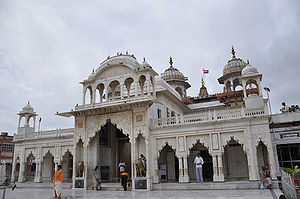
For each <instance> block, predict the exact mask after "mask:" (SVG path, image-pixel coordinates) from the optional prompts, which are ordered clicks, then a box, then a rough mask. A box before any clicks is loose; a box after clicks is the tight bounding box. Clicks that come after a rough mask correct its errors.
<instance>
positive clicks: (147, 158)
mask: <svg viewBox="0 0 300 199" xmlns="http://www.w3.org/2000/svg"><path fill="white" fill-rule="evenodd" d="M147 137H148V136H147ZM145 144H146V164H147V165H146V166H147V170H146V177H150V151H149V139H148V138H146V139H145Z"/></svg>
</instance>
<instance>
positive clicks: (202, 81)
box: [201, 77, 204, 86]
mask: <svg viewBox="0 0 300 199" xmlns="http://www.w3.org/2000/svg"><path fill="white" fill-rule="evenodd" d="M201 83H202V86H204V79H203V77H201Z"/></svg>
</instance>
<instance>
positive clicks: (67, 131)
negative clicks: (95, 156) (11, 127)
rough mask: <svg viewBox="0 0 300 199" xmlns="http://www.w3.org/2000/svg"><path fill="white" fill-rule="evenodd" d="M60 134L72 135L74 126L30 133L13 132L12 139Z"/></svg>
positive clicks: (51, 136)
mask: <svg viewBox="0 0 300 199" xmlns="http://www.w3.org/2000/svg"><path fill="white" fill-rule="evenodd" d="M61 136H74V128H68V129H56V130H49V131H41V132H31V133H25V136H24V133H21V134H15V135H14V140H15V141H16V140H24V139H37V138H38V139H40V138H55V137H61Z"/></svg>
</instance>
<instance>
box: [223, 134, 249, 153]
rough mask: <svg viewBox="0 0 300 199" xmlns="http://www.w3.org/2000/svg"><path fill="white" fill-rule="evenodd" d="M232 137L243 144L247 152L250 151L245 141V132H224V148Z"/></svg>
mask: <svg viewBox="0 0 300 199" xmlns="http://www.w3.org/2000/svg"><path fill="white" fill-rule="evenodd" d="M231 139H234V140H235V141H236V142H237V143H239V144H240V145H242V147H243V150H244V151H245V152H248V150H247V148H246V145H245V141H244V133H243V132H241V131H240V132H231V133H222V134H221V142H222V146H223V147H222V148H223V149H224V148H225V146H226V145H227V144H228V143H229V141H230V140H231Z"/></svg>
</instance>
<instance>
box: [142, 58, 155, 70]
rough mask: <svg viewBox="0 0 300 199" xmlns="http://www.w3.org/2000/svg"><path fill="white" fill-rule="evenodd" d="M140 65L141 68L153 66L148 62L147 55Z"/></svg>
mask: <svg viewBox="0 0 300 199" xmlns="http://www.w3.org/2000/svg"><path fill="white" fill-rule="evenodd" d="M140 67H141V68H152V67H151V66H150V64H148V62H146V59H145V57H144V61H143V63H141V65H140Z"/></svg>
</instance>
